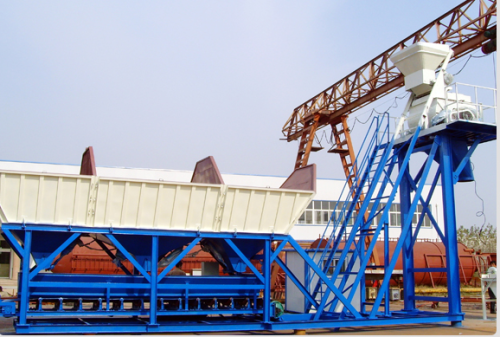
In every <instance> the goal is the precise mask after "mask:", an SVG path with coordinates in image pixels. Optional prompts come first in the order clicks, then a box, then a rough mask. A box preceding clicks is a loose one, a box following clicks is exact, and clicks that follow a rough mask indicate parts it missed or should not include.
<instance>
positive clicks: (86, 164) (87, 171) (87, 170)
mask: <svg viewBox="0 0 500 337" xmlns="http://www.w3.org/2000/svg"><path fill="white" fill-rule="evenodd" d="M80 174H82V175H86V176H95V175H97V170H96V168H95V160H94V149H93V148H92V146H89V147H88V148H86V149H85V152H83V156H82V165H81V166H80Z"/></svg>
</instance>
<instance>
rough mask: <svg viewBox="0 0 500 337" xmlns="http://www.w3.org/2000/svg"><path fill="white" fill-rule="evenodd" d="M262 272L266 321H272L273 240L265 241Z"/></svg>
mask: <svg viewBox="0 0 500 337" xmlns="http://www.w3.org/2000/svg"><path fill="white" fill-rule="evenodd" d="M262 274H263V276H264V294H263V295H264V296H263V302H262V305H263V306H264V307H263V309H264V323H269V322H270V321H271V240H265V242H264V260H263V263H262Z"/></svg>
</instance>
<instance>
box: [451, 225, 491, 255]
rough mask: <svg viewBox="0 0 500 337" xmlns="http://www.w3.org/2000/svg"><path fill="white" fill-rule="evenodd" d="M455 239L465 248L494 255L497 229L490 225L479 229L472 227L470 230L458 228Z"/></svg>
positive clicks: (462, 227)
mask: <svg viewBox="0 0 500 337" xmlns="http://www.w3.org/2000/svg"><path fill="white" fill-rule="evenodd" d="M457 239H458V242H461V243H463V244H464V245H466V246H467V248H474V250H476V251H478V250H481V251H482V252H483V253H494V252H496V250H497V228H496V227H493V225H491V224H488V225H487V226H481V227H479V226H476V225H474V226H472V227H471V228H465V227H464V226H460V228H459V229H458V230H457Z"/></svg>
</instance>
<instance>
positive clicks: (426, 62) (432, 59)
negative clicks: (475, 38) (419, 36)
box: [391, 42, 453, 96]
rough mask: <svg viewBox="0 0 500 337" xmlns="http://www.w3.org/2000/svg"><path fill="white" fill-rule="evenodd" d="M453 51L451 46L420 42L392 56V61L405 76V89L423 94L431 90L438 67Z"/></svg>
mask: <svg viewBox="0 0 500 337" xmlns="http://www.w3.org/2000/svg"><path fill="white" fill-rule="evenodd" d="M450 52H451V53H452V52H453V51H452V50H451V49H450V47H449V46H447V45H444V44H437V43H427V42H418V43H415V44H413V45H411V46H410V47H408V48H405V49H403V50H401V51H399V52H397V53H395V54H394V55H392V56H391V61H392V63H394V65H395V66H396V67H398V69H399V71H401V73H403V75H404V76H405V89H406V90H411V91H412V92H413V93H414V94H415V95H417V96H421V95H423V94H426V93H428V92H430V91H431V89H432V85H433V84H434V82H435V80H436V75H435V71H436V68H437V67H438V66H439V65H440V64H441V62H443V60H444V59H445V58H446V56H447V55H448V54H449V53H450Z"/></svg>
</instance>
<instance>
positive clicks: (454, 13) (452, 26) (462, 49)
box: [282, 0, 496, 265]
mask: <svg viewBox="0 0 500 337" xmlns="http://www.w3.org/2000/svg"><path fill="white" fill-rule="evenodd" d="M493 17H496V0H493V1H491V0H467V1H464V2H463V3H462V4H460V5H458V6H457V7H455V8H453V9H452V10H450V11H449V12H447V13H446V14H444V15H442V16H440V17H439V18H437V19H436V20H434V21H432V22H430V23H428V24H427V25H426V26H424V27H422V28H421V29H419V30H418V31H416V32H415V33H413V34H411V35H410V36H408V37H407V38H405V39H404V40H402V41H400V42H398V43H396V44H395V45H394V46H392V47H391V48H389V49H388V50H386V51H384V52H383V53H381V54H380V55H378V56H377V57H375V58H374V59H372V60H370V61H368V62H367V63H366V64H364V65H363V66H361V67H360V68H358V69H356V70H355V71H353V72H352V73H351V74H349V75H347V76H346V77H344V78H342V79H341V80H339V81H338V82H336V83H335V84H333V85H332V86H330V87H328V88H327V89H325V90H323V91H322V92H321V93H319V94H318V95H316V96H314V97H313V98H311V99H309V100H308V101H306V102H304V103H303V104H301V105H299V106H298V107H296V108H295V109H294V110H293V113H292V115H291V116H290V117H289V118H288V120H287V121H286V124H285V125H284V126H283V129H282V132H283V134H284V135H285V136H286V140H287V141H288V142H290V141H293V140H299V146H298V152H297V157H296V160H295V169H297V168H300V167H304V166H306V165H307V163H308V160H309V155H310V153H311V152H315V151H319V150H321V149H322V148H321V147H315V146H313V143H314V138H315V134H316V132H317V131H318V130H319V129H321V128H324V127H326V126H328V125H330V127H331V129H332V134H333V139H334V141H335V143H334V145H333V147H332V148H331V149H330V150H329V151H328V152H329V153H338V154H339V156H340V159H341V162H342V167H343V170H344V173H345V175H346V178H347V182H348V184H349V187H351V188H352V185H353V181H354V179H355V177H356V170H357V168H356V164H355V160H356V158H355V152H354V149H353V146H352V142H351V137H350V130H349V127H348V125H347V119H348V116H349V114H351V113H353V112H354V111H356V110H359V109H361V108H362V107H364V106H366V105H368V104H370V103H372V102H373V101H375V100H377V99H379V98H381V97H384V96H386V95H388V94H389V93H391V92H393V91H395V90H397V89H399V88H400V87H402V86H403V85H404V77H403V75H402V74H401V73H400V72H399V70H398V69H397V68H396V66H394V65H393V64H392V63H391V62H390V61H389V58H390V57H391V56H392V55H393V54H394V53H396V52H398V51H400V50H402V49H404V48H405V47H407V46H409V45H412V44H415V43H417V42H435V43H440V44H446V45H449V46H450V47H451V49H452V50H453V57H452V59H451V60H450V62H453V61H455V60H457V59H459V58H461V57H462V56H464V55H467V54H469V53H471V52H472V51H474V50H476V49H478V48H481V47H483V52H491V51H492V50H496V41H495V42H494V43H493V47H492V46H491V42H490V38H491V35H492V34H493V35H495V34H496V20H493ZM493 32H495V33H493ZM487 44H488V45H487ZM359 200H360V202H359V203H358V204H357V205H356V210H357V211H359V208H360V204H361V202H362V201H363V200H364V197H363V196H361V198H360V199H359ZM366 216H367V215H366V214H364V217H365V221H366ZM367 240H369V239H367ZM367 244H369V242H367ZM373 258H374V262H375V264H376V265H378V264H379V263H378V258H377V257H376V256H374V257H373Z"/></svg>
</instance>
